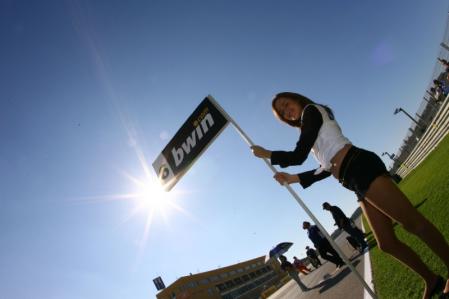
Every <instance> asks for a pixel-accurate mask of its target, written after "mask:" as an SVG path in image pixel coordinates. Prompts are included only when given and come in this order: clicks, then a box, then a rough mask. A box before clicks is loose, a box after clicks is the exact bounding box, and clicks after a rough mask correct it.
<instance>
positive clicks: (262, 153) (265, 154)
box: [251, 145, 271, 159]
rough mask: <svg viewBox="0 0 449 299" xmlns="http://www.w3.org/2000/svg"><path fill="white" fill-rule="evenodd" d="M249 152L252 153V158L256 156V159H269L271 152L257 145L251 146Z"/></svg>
mask: <svg viewBox="0 0 449 299" xmlns="http://www.w3.org/2000/svg"><path fill="white" fill-rule="evenodd" d="M251 150H252V151H253V154H254V156H256V157H257V158H267V159H270V158H271V151H269V150H266V149H264V148H263V147H261V146H259V145H253V146H251Z"/></svg>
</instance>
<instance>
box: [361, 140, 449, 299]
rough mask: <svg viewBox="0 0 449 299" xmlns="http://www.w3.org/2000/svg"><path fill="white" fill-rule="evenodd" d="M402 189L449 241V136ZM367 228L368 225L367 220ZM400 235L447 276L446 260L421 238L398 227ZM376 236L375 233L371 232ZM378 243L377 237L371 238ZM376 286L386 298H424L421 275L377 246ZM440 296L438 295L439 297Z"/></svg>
mask: <svg viewBox="0 0 449 299" xmlns="http://www.w3.org/2000/svg"><path fill="white" fill-rule="evenodd" d="M399 187H400V188H401V190H402V191H403V192H404V193H405V194H406V195H407V196H408V198H409V199H410V201H411V202H412V203H413V205H415V206H418V209H419V211H421V213H423V214H424V215H425V216H426V217H427V218H428V219H429V220H430V221H431V222H432V223H433V224H435V226H436V227H437V228H438V229H439V230H440V231H441V232H442V233H443V234H444V236H445V237H446V240H449V136H446V138H445V139H444V140H443V141H442V142H441V143H440V144H439V146H438V147H437V148H436V149H435V150H434V151H433V152H432V153H431V154H430V155H429V156H428V157H427V158H426V160H424V161H423V162H422V163H421V165H419V167H417V168H416V169H414V170H413V172H411V173H410V174H409V175H408V176H407V177H406V178H405V179H404V180H403V181H402V182H401V183H400V184H399ZM364 222H365V223H364V224H365V227H366V228H367V230H368V228H369V226H367V224H366V221H365V220H364ZM395 230H396V233H397V235H398V238H399V239H400V240H402V241H404V242H405V243H406V244H408V245H409V246H411V247H412V248H413V249H414V250H415V251H416V252H417V253H418V254H419V255H420V256H421V257H422V259H423V261H424V262H425V263H426V264H427V265H429V267H430V268H431V269H432V270H433V271H435V272H436V273H439V274H440V275H442V276H443V277H444V278H447V277H448V276H447V275H448V273H447V270H446V268H445V266H444V265H443V263H442V261H441V260H440V259H439V258H438V257H437V256H436V255H434V254H433V253H432V252H431V251H430V249H429V248H428V247H427V246H426V245H425V244H424V243H422V242H421V240H419V239H418V238H416V237H415V236H413V235H410V234H409V233H407V232H406V231H405V230H404V229H403V228H402V227H400V226H399V225H397V226H396V227H395ZM370 238H372V234H370ZM368 241H370V243H371V242H374V240H368ZM370 254H371V263H372V270H373V279H374V287H375V289H376V292H377V294H378V295H379V298H382V299H390V298H391V299H399V298H404V299H410V298H421V296H422V292H423V290H424V283H423V282H422V280H421V278H420V277H419V276H418V275H416V274H415V273H414V272H412V271H411V270H409V269H408V268H407V267H406V266H404V265H403V264H401V263H400V262H399V261H397V260H396V259H394V258H393V257H391V256H389V255H387V254H385V253H382V252H381V251H380V250H379V248H378V247H377V246H375V247H374V248H373V249H371V251H370ZM435 298H437V296H435Z"/></svg>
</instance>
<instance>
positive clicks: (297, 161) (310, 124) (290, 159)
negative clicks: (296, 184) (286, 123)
mask: <svg viewBox="0 0 449 299" xmlns="http://www.w3.org/2000/svg"><path fill="white" fill-rule="evenodd" d="M322 124H323V117H322V116H321V113H320V112H319V111H318V109H317V108H316V107H314V106H312V105H311V106H307V108H306V110H304V113H303V119H302V124H301V135H300V137H299V140H298V142H297V143H296V147H295V149H294V150H293V151H271V152H269V153H265V154H266V155H267V156H268V155H269V157H270V158H271V164H272V165H279V166H281V167H287V166H292V165H301V164H302V163H304V161H305V160H306V159H307V156H308V155H309V152H310V150H311V149H312V147H313V145H314V144H315V141H316V139H317V137H318V132H319V131H320V129H321V125H322ZM262 149H263V148H262ZM266 158H268V157H266Z"/></svg>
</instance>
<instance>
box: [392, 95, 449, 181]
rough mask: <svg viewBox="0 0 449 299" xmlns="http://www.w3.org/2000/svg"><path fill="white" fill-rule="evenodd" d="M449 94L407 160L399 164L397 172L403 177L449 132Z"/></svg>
mask: <svg viewBox="0 0 449 299" xmlns="http://www.w3.org/2000/svg"><path fill="white" fill-rule="evenodd" d="M448 98H449V96H448V97H446V99H445V100H444V102H443V104H442V105H441V106H440V108H439V109H438V112H437V113H436V114H435V116H434V117H433V119H432V121H431V123H430V124H429V125H428V126H427V129H426V132H425V133H424V134H423V135H422V136H421V138H420V140H419V141H418V143H417V144H416V146H415V147H414V148H413V150H412V152H411V153H410V155H408V157H407V158H406V159H405V161H403V162H402V164H401V165H400V166H399V168H398V170H396V173H397V174H398V175H400V176H401V177H403V178H404V177H406V176H407V175H408V174H409V173H410V172H411V171H412V170H413V169H415V167H417V166H418V165H419V164H420V163H421V162H422V161H424V159H425V158H426V157H427V156H428V155H429V154H430V153H431V152H432V151H433V149H435V147H436V146H437V145H438V144H439V143H440V141H441V140H443V138H444V137H445V136H446V134H447V133H448V132H449V100H448Z"/></svg>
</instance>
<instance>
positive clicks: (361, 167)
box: [338, 146, 389, 201]
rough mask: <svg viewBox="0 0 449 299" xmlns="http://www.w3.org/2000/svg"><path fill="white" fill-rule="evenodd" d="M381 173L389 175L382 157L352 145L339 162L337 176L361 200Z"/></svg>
mask: <svg viewBox="0 0 449 299" xmlns="http://www.w3.org/2000/svg"><path fill="white" fill-rule="evenodd" d="M381 175H389V173H388V171H387V168H386V167H385V164H384V163H383V161H382V159H380V157H379V156H378V155H376V154H375V153H373V152H370V151H367V150H364V149H361V148H358V147H355V146H352V147H351V148H350V149H349V151H348V152H347V154H346V156H345V157H344V159H343V162H342V163H341V167H340V173H339V175H338V177H339V181H340V183H341V184H342V185H343V186H344V187H345V188H347V189H349V190H352V191H354V192H355V194H356V195H357V198H358V201H361V200H363V199H364V198H365V195H366V192H367V191H368V189H369V186H370V185H371V183H372V182H373V181H374V180H375V179H376V178H377V177H379V176H381Z"/></svg>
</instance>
